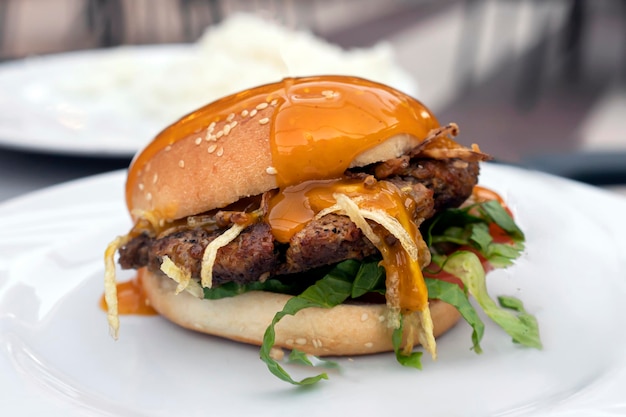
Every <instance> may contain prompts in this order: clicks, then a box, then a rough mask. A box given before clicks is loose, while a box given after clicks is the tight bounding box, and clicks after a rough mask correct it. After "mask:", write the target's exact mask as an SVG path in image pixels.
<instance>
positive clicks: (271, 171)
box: [265, 167, 278, 175]
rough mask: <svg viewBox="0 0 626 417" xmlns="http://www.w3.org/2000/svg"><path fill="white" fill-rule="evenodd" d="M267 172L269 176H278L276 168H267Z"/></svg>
mask: <svg viewBox="0 0 626 417" xmlns="http://www.w3.org/2000/svg"><path fill="white" fill-rule="evenodd" d="M265 172H267V173H268V174H269V175H276V174H278V171H277V170H276V168H274V167H267V168H265Z"/></svg>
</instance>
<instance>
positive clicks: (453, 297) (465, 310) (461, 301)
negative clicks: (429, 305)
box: [424, 278, 485, 353]
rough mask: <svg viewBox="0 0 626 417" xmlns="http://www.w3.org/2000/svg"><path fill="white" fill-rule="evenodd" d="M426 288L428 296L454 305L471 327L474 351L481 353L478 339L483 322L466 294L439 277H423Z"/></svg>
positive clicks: (483, 330)
mask: <svg viewBox="0 0 626 417" xmlns="http://www.w3.org/2000/svg"><path fill="white" fill-rule="evenodd" d="M424 280H425V281H426V287H427V288H428V297H429V298H431V299H433V300H440V301H443V302H446V303H448V304H450V305H452V306H454V307H455V308H456V309H457V310H458V311H459V313H461V316H462V317H463V319H464V320H465V321H466V322H467V323H468V324H469V325H470V326H471V327H472V344H473V346H472V348H473V349H474V352H476V353H482V351H483V350H482V348H481V347H480V341H481V340H482V338H483V334H484V333H485V324H484V323H483V321H482V320H481V319H480V316H479V315H478V313H477V312H476V310H475V309H474V306H473V305H472V303H470V301H469V299H468V298H467V294H465V292H464V291H463V290H462V289H461V288H460V287H459V286H458V285H456V284H452V283H450V282H446V281H442V280H440V279H434V278H425V279H424Z"/></svg>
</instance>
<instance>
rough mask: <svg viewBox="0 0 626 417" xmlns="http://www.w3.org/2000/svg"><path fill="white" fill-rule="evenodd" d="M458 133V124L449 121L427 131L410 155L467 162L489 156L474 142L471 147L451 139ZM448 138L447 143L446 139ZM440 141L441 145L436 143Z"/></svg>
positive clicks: (489, 157) (485, 159)
mask: <svg viewBox="0 0 626 417" xmlns="http://www.w3.org/2000/svg"><path fill="white" fill-rule="evenodd" d="M458 134H459V126H457V124H456V123H449V124H447V125H445V126H441V127H438V128H436V129H433V130H431V131H430V132H428V136H427V137H426V139H424V140H423V141H422V142H420V144H419V145H417V146H416V147H415V148H413V149H412V150H411V152H410V156H411V157H417V156H419V157H426V158H432V159H452V158H457V159H462V160H464V161H467V162H478V161H487V160H489V159H491V156H489V155H487V154H485V153H482V152H481V151H480V148H479V147H478V145H476V144H472V147H471V149H470V148H466V147H464V146H461V145H459V144H457V143H456V142H454V141H453V138H454V137H455V136H457V135H458ZM448 140H449V143H446V141H448ZM438 142H441V146H439V145H436V143H438Z"/></svg>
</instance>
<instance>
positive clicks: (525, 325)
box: [439, 251, 541, 349]
mask: <svg viewBox="0 0 626 417" xmlns="http://www.w3.org/2000/svg"><path fill="white" fill-rule="evenodd" d="M439 262H441V260H439ZM441 266H442V268H443V270H444V271H446V272H448V273H450V274H452V275H454V276H456V277H458V278H459V279H460V280H461V281H463V285H465V287H466V288H467V290H468V292H469V293H470V294H471V295H472V297H474V298H475V299H476V301H477V302H478V304H479V305H480V307H481V308H482V309H483V311H484V312H485V314H487V316H489V318H491V319H492V320H493V321H494V322H495V323H496V324H498V325H499V326H500V327H501V328H502V329H503V330H504V331H505V332H507V333H508V334H509V335H510V336H511V337H512V338H513V341H514V342H516V343H520V344H522V345H525V346H529V347H534V348H537V349H541V340H540V338H539V326H538V324H537V320H536V319H535V318H534V317H533V316H531V315H530V314H528V313H527V312H526V311H525V310H524V306H523V304H522V302H521V301H519V300H518V299H516V298H514V297H500V303H501V306H498V305H497V304H496V302H495V301H494V300H493V299H491V297H489V293H488V292H487V285H486V280H485V270H484V269H483V266H482V264H481V262H480V259H479V258H478V256H477V255H476V254H475V253H473V252H470V251H459V252H455V253H454V254H452V255H450V256H449V257H448V258H447V259H445V261H443V262H442V265H441ZM513 311H515V312H517V313H518V314H517V315H516V314H514V313H513Z"/></svg>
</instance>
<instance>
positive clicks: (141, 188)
mask: <svg viewBox="0 0 626 417" xmlns="http://www.w3.org/2000/svg"><path fill="white" fill-rule="evenodd" d="M137 187H139V190H140V191H143V182H140V183H139V184H138V185H137Z"/></svg>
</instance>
